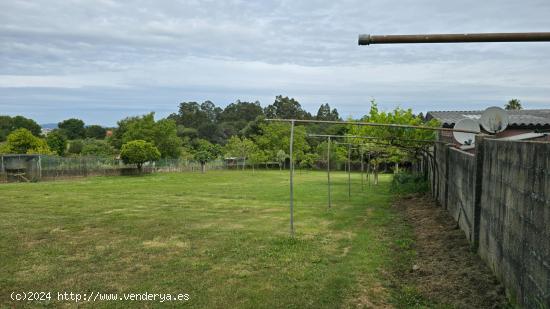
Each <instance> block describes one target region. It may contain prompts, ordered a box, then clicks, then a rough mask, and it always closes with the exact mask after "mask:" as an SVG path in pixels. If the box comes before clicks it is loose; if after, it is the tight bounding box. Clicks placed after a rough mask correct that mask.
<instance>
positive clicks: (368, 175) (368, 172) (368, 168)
mask: <svg viewBox="0 0 550 309" xmlns="http://www.w3.org/2000/svg"><path fill="white" fill-rule="evenodd" d="M367 183H368V184H369V187H370V152H369V156H368V161H367Z"/></svg>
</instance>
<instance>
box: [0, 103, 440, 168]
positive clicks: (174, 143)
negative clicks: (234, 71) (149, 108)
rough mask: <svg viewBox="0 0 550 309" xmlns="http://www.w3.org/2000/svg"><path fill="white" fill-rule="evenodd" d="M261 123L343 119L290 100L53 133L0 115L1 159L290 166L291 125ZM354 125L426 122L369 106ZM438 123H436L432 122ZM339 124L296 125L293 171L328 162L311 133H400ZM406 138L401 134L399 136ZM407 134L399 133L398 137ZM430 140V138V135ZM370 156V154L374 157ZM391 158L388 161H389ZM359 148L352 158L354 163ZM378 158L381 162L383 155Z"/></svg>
mask: <svg viewBox="0 0 550 309" xmlns="http://www.w3.org/2000/svg"><path fill="white" fill-rule="evenodd" d="M266 118H280V119H311V120H342V119H341V117H340V115H339V113H338V111H337V109H336V108H331V107H330V105H329V104H328V103H325V104H321V105H320V107H319V109H318V111H317V113H316V114H314V115H313V114H311V113H309V112H308V111H306V110H305V109H303V107H302V106H301V104H300V103H299V102H298V101H297V100H295V99H294V98H289V97H283V96H280V95H279V96H277V97H275V100H274V102H273V103H272V104H270V105H267V106H266V107H262V106H261V105H260V102H258V101H256V102H246V101H240V100H237V101H236V102H233V103H231V104H229V105H227V106H226V107H225V108H221V107H218V106H216V105H215V104H214V103H213V102H211V101H204V102H202V103H198V102H182V103H180V104H179V106H178V110H177V112H174V113H172V114H170V115H169V116H168V117H166V118H163V119H158V120H157V119H155V114H154V113H153V112H151V113H148V114H145V115H140V116H132V117H127V118H124V119H122V120H120V121H118V123H117V126H116V127H113V128H105V127H102V126H99V125H88V126H87V125H85V123H84V122H83V121H82V120H80V119H75V118H71V119H67V120H64V121H62V122H60V123H59V124H58V128H57V129H54V130H52V131H51V132H49V133H48V134H47V135H45V136H44V135H42V134H41V130H40V126H39V125H38V124H36V122H34V121H33V120H31V119H27V118H24V117H22V116H16V117H13V118H12V117H9V116H1V117H0V142H1V144H0V153H28V154H32V153H36V154H49V155H58V156H88V155H89V156H104V157H113V158H115V157H116V158H120V159H122V160H123V161H124V162H125V163H133V164H136V165H137V166H138V168H141V166H142V164H143V163H145V162H148V161H155V160H158V159H160V158H181V159H184V160H195V161H198V162H200V163H201V164H202V165H203V166H204V165H205V164H206V162H208V161H211V160H214V159H219V158H225V159H231V160H238V161H239V162H242V163H243V166H244V163H248V164H250V165H252V166H254V165H258V164H261V163H266V164H267V163H274V164H278V165H279V166H281V167H283V166H284V165H285V164H286V162H287V161H288V157H289V155H288V149H289V135H290V126H289V125H288V124H287V123H282V122H268V121H266V120H265V119H266ZM360 120H363V121H365V120H368V121H378V122H390V123H405V124H410V123H414V124H424V119H423V117H422V116H418V115H414V114H413V113H412V111H411V110H410V109H409V110H403V109H400V108H397V109H395V110H394V111H392V112H389V113H385V112H381V111H379V110H378V107H377V105H376V102H374V101H373V102H372V104H371V109H370V112H369V113H368V114H366V115H365V116H364V117H362V118H361V119H360ZM431 125H436V124H433V123H432V124H431ZM357 130H358V129H357V127H355V126H349V125H343V124H327V123H321V124H308V125H307V126H306V125H300V124H298V125H297V126H296V128H295V132H294V152H295V153H294V158H295V159H296V163H297V164H299V166H303V167H311V166H313V165H314V164H315V163H316V162H317V161H320V160H321V161H322V160H326V147H327V145H326V141H325V140H323V139H318V138H312V137H309V136H308V134H307V133H308V132H311V133H316V134H333V135H346V134H370V135H373V136H375V135H379V136H381V137H384V136H387V135H388V132H390V133H392V134H398V133H399V132H400V131H399V130H397V131H395V130H394V131H388V130H371V129H361V130H362V131H361V130H360V131H357ZM403 132H404V131H403ZM399 134H405V133H399ZM432 135H433V134H432ZM403 136H405V137H408V138H416V137H421V138H424V139H426V138H433V137H434V136H428V135H414V134H412V135H411V134H409V135H403ZM354 142H355V143H358V144H361V145H363V146H362V147H364V146H365V145H367V144H369V145H370V146H369V147H370V148H369V149H371V152H372V149H378V152H384V153H385V154H386V155H385V157H384V158H385V159H381V160H386V161H392V162H393V161H400V160H404V159H405V158H406V157H407V155H408V154H407V152H406V151H405V152H404V151H403V150H402V147H401V148H400V147H389V146H387V145H380V144H376V143H374V142H369V143H366V142H365V141H354ZM332 149H334V151H333V152H332V156H334V158H331V159H332V160H334V161H338V160H340V161H345V160H346V159H347V148H346V147H345V146H342V145H334V146H333V148H332ZM373 153H374V152H373ZM388 153H390V155H387V154H388ZM359 156H360V154H359V150H354V152H353V153H352V157H353V159H355V160H357V159H359ZM381 158H382V156H381Z"/></svg>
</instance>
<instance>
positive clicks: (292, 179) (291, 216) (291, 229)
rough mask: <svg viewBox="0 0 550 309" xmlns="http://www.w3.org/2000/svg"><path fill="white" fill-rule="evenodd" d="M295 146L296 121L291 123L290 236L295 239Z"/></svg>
mask: <svg viewBox="0 0 550 309" xmlns="http://www.w3.org/2000/svg"><path fill="white" fill-rule="evenodd" d="M293 144H294V121H292V122H291V123H290V235H291V236H292V237H294V163H293V162H292V161H293V155H292V145H293Z"/></svg>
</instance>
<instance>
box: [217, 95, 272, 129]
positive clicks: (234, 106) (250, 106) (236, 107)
mask: <svg viewBox="0 0 550 309" xmlns="http://www.w3.org/2000/svg"><path fill="white" fill-rule="evenodd" d="M260 116H264V111H263V109H262V107H261V106H260V102H258V101H256V102H254V103H251V102H242V101H240V100H237V101H235V102H234V103H231V104H229V105H228V106H226V107H225V109H224V110H223V112H221V113H220V115H219V120H218V121H219V125H220V126H221V129H222V131H223V132H224V133H225V135H226V136H232V135H241V136H242V135H243V129H244V128H245V127H246V126H247V125H248V123H250V122H251V121H254V120H255V119H256V118H257V117H260Z"/></svg>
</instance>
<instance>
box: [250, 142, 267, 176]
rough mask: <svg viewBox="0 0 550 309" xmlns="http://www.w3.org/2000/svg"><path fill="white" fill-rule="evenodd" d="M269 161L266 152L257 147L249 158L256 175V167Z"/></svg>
mask: <svg viewBox="0 0 550 309" xmlns="http://www.w3.org/2000/svg"><path fill="white" fill-rule="evenodd" d="M268 159H269V157H268V156H267V154H266V153H265V151H263V150H261V149H260V148H258V147H256V148H255V149H254V151H253V152H252V153H250V155H249V156H248V160H249V161H250V163H251V164H252V173H254V165H255V164H260V163H262V162H266V161H267V160H268Z"/></svg>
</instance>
